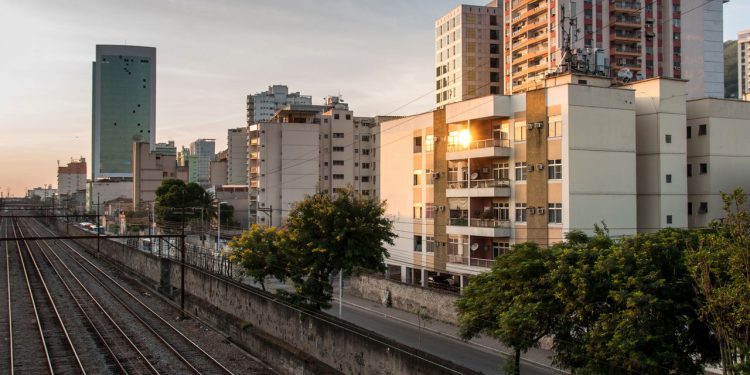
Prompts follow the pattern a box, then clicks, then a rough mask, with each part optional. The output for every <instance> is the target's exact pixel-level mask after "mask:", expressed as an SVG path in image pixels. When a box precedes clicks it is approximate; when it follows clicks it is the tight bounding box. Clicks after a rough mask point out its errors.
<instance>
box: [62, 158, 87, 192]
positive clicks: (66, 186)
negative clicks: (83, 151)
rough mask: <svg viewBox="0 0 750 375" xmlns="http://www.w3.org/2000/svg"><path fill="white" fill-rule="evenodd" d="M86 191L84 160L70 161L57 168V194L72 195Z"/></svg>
mask: <svg viewBox="0 0 750 375" xmlns="http://www.w3.org/2000/svg"><path fill="white" fill-rule="evenodd" d="M81 190H84V191H85V190H86V159H84V158H80V159H78V160H71V161H70V163H68V164H67V165H65V166H58V167H57V193H58V194H60V195H72V194H75V193H77V192H79V191H81Z"/></svg>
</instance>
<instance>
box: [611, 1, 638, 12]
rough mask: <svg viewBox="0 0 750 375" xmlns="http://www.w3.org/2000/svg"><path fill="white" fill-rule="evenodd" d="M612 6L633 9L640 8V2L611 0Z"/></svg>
mask: <svg viewBox="0 0 750 375" xmlns="http://www.w3.org/2000/svg"><path fill="white" fill-rule="evenodd" d="M611 4H612V7H613V8H615V9H632V10H640V9H641V7H640V4H638V3H637V2H629V1H612V2H611Z"/></svg>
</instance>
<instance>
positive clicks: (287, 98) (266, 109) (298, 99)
mask: <svg viewBox="0 0 750 375" xmlns="http://www.w3.org/2000/svg"><path fill="white" fill-rule="evenodd" d="M293 104H300V105H311V104H312V97H310V96H308V95H300V93H299V92H293V93H290V92H289V88H288V87H287V86H285V85H273V86H268V90H266V91H263V92H259V93H257V94H253V95H248V96H247V124H248V125H252V124H255V123H259V122H264V121H269V120H271V118H272V117H273V115H274V114H275V113H276V111H277V110H278V109H279V108H281V107H283V106H286V105H293Z"/></svg>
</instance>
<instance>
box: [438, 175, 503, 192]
mask: <svg viewBox="0 0 750 375" xmlns="http://www.w3.org/2000/svg"><path fill="white" fill-rule="evenodd" d="M509 186H510V180H505V179H494V178H490V179H484V180H457V181H448V189H469V188H495V187H509Z"/></svg>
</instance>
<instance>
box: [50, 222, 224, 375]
mask: <svg viewBox="0 0 750 375" xmlns="http://www.w3.org/2000/svg"><path fill="white" fill-rule="evenodd" d="M44 229H45V230H46V231H48V232H50V233H53V234H54V232H52V231H51V230H50V229H49V228H44ZM60 243H62V244H63V245H65V246H66V247H67V248H69V249H70V250H71V251H72V252H73V253H74V254H75V255H77V256H78V257H79V258H80V259H81V260H83V261H84V262H85V263H87V264H88V265H89V266H90V267H92V268H93V269H95V270H96V271H97V273H99V274H101V275H102V276H104V278H106V279H107V280H109V282H111V283H112V284H114V285H115V286H116V287H117V288H119V289H120V290H122V291H123V292H124V293H125V294H127V295H128V296H129V297H130V298H132V299H133V300H134V301H135V302H137V303H138V304H139V305H140V306H141V307H143V308H144V309H145V310H146V311H148V312H150V313H151V314H152V315H153V316H154V317H156V318H157V319H158V320H159V321H160V322H161V323H163V324H164V325H165V326H166V327H168V328H169V329H170V330H171V331H173V332H175V333H176V334H177V335H178V336H179V337H181V338H182V339H183V340H184V341H185V342H187V343H188V344H189V346H191V347H193V348H195V349H197V350H198V352H199V353H201V354H202V355H203V356H204V357H206V358H207V359H208V360H209V362H211V363H212V364H214V365H215V366H216V367H218V368H219V369H221V371H222V372H224V373H227V374H232V372H231V371H230V370H229V369H227V368H226V367H225V366H224V365H222V364H221V363H220V362H219V361H217V360H216V358H214V357H213V356H211V355H210V354H208V353H207V352H206V351H205V350H203V349H202V348H201V347H200V346H199V345H198V344H196V343H195V342H194V341H193V340H191V339H190V338H188V337H187V336H185V335H184V334H183V333H182V332H180V330H178V329H177V328H176V327H174V326H173V325H172V324H170V323H169V322H168V321H167V320H165V319H164V318H162V317H161V316H160V315H159V314H158V313H156V312H155V311H154V310H152V309H151V308H150V307H148V305H146V304H145V303H143V302H142V301H141V300H140V299H138V297H136V296H135V295H134V294H133V293H131V292H130V291H129V290H127V288H125V287H123V286H122V285H121V284H120V283H119V282H117V281H116V280H115V279H113V278H112V277H111V276H109V275H108V274H107V273H106V272H104V271H103V270H102V269H101V268H100V267H98V266H97V265H95V264H94V263H93V262H91V261H90V260H89V259H87V258H86V257H85V256H83V255H82V254H81V253H80V252H79V251H78V250H76V249H74V248H73V247H72V246H70V244H68V243H67V242H66V241H60ZM71 259H72V260H73V261H74V262H76V263H77V264H78V265H79V266H80V267H81V268H82V269H83V270H84V271H86V272H87V273H88V274H89V275H91V277H93V278H94V279H95V280H97V282H98V283H99V284H100V285H101V286H102V287H103V288H105V289H106V290H108V291H109V292H110V294H111V295H112V297H113V298H114V299H116V300H117V301H119V302H120V303H121V304H122V305H123V307H125V309H127V310H128V311H129V312H130V313H131V314H132V315H133V316H134V317H135V318H136V319H137V320H138V321H140V322H141V323H142V324H143V325H144V326H145V327H146V328H147V329H148V330H149V331H150V332H151V333H152V334H153V335H154V336H156V337H157V338H158V339H159V340H160V341H162V342H163V343H164V344H165V345H166V346H167V348H169V349H170V350H171V351H172V352H173V353H174V354H175V355H176V356H177V357H178V358H179V359H180V360H181V361H182V362H183V363H185V365H187V366H188V367H189V368H190V369H191V370H192V371H194V372H195V373H196V374H202V373H203V372H201V370H199V369H196V368H195V366H193V364H192V363H191V362H190V361H189V360H188V359H187V358H185V357H184V356H183V355H182V354H181V353H180V352H179V351H178V350H177V349H176V348H175V347H173V346H172V345H171V344H170V343H169V342H168V341H167V340H166V339H165V338H164V337H163V336H162V335H160V334H159V333H158V332H156V329H155V328H154V327H153V326H152V325H151V324H149V323H148V322H146V321H145V320H144V319H143V318H141V317H140V315H139V314H136V313H135V311H133V310H132V309H131V307H130V306H129V305H128V304H126V303H125V302H124V301H123V300H122V299H121V298H120V297H118V296H117V295H116V294H115V292H114V291H112V289H111V288H110V287H109V286H107V285H105V284H104V283H103V282H102V281H101V279H100V278H98V277H97V276H96V275H94V273H93V272H92V271H91V270H90V269H89V267H87V266H85V265H84V264H83V263H81V261H79V260H78V259H76V258H75V257H71Z"/></svg>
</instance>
